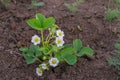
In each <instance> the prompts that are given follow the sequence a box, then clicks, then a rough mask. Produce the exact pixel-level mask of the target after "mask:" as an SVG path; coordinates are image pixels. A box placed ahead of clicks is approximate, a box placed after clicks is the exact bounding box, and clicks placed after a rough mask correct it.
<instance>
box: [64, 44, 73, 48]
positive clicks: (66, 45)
mask: <svg viewBox="0 0 120 80" xmlns="http://www.w3.org/2000/svg"><path fill="white" fill-rule="evenodd" d="M67 47H69V48H72V47H73V45H72V44H65V45H64V48H67Z"/></svg>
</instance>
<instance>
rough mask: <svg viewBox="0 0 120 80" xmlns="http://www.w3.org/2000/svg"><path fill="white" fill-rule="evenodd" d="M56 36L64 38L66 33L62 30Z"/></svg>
mask: <svg viewBox="0 0 120 80" xmlns="http://www.w3.org/2000/svg"><path fill="white" fill-rule="evenodd" d="M56 34H57V36H58V37H62V38H63V37H64V32H63V31H61V30H57V31H56Z"/></svg>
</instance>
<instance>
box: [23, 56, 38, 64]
mask: <svg viewBox="0 0 120 80" xmlns="http://www.w3.org/2000/svg"><path fill="white" fill-rule="evenodd" d="M25 60H26V62H27V64H32V63H34V62H35V61H36V59H35V58H33V57H27V58H25Z"/></svg>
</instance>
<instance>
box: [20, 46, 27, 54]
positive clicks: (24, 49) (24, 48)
mask: <svg viewBox="0 0 120 80" xmlns="http://www.w3.org/2000/svg"><path fill="white" fill-rule="evenodd" d="M19 50H20V51H22V52H23V53H26V52H27V51H28V48H27V47H22V48H20V49H19Z"/></svg>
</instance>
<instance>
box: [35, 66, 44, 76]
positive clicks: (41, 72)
mask: <svg viewBox="0 0 120 80" xmlns="http://www.w3.org/2000/svg"><path fill="white" fill-rule="evenodd" d="M36 73H37V75H38V76H42V75H43V71H42V69H41V68H36Z"/></svg>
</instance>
